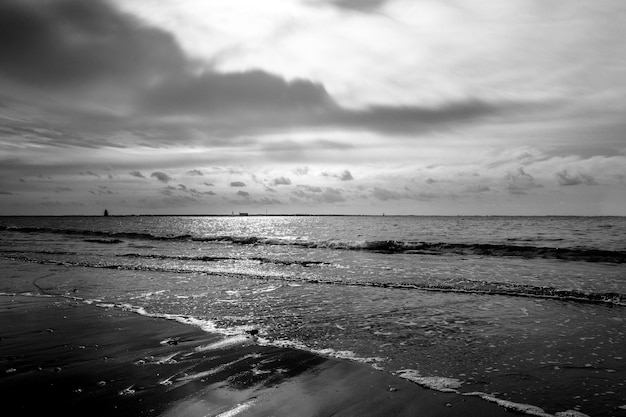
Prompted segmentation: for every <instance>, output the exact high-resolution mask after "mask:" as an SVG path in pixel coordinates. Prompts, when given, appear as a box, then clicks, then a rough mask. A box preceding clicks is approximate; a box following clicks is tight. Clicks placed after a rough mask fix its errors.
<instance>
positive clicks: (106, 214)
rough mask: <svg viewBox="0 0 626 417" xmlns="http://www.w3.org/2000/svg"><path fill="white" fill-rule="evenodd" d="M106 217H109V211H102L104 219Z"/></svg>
mask: <svg viewBox="0 0 626 417" xmlns="http://www.w3.org/2000/svg"><path fill="white" fill-rule="evenodd" d="M108 215H109V210H107V209H104V217H108Z"/></svg>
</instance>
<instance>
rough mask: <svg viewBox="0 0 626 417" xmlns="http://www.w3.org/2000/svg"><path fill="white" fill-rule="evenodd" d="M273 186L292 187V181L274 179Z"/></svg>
mask: <svg viewBox="0 0 626 417" xmlns="http://www.w3.org/2000/svg"><path fill="white" fill-rule="evenodd" d="M272 184H273V185H291V180H290V179H289V178H287V177H279V178H274V180H273V181H272Z"/></svg>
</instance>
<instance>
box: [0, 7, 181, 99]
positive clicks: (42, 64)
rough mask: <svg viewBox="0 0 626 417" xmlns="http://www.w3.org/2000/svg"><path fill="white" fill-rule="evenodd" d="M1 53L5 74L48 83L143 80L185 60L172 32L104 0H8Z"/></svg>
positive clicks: (0, 15)
mask: <svg viewBox="0 0 626 417" xmlns="http://www.w3.org/2000/svg"><path fill="white" fill-rule="evenodd" d="M0 56H2V61H3V65H2V67H1V68H0V72H2V73H4V75H5V76H8V77H10V78H12V79H13V80H15V81H19V82H24V83H28V84H32V85H39V86H41V87H43V88H44V89H45V88H51V89H56V88H59V87H65V88H67V87H85V86H86V85H89V84H91V83H93V82H102V81H105V82H109V83H110V84H115V83H118V84H119V83H121V84H126V83H128V82H132V83H142V84H143V83H144V82H145V81H142V78H143V77H145V76H156V75H159V74H161V75H162V74H163V73H168V72H171V71H177V70H178V71H179V70H180V69H181V68H180V66H181V63H182V62H184V58H183V55H182V52H181V51H180V49H179V47H178V46H177V45H176V43H175V41H174V38H173V37H172V36H171V35H169V34H167V33H166V32H164V31H161V30H158V29H154V28H150V27H148V26H145V25H141V24H139V22H138V21H136V20H135V19H133V18H131V17H129V16H127V15H124V14H122V13H119V12H117V11H116V10H115V9H113V8H112V7H110V6H109V5H108V4H107V3H105V2H104V1H99V0H93V1H88V2H85V1H80V0H59V1H46V2H43V3H42V2H38V1H29V0H25V1H24V0H3V1H2V3H0Z"/></svg>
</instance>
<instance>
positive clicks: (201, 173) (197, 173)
mask: <svg viewBox="0 0 626 417" xmlns="http://www.w3.org/2000/svg"><path fill="white" fill-rule="evenodd" d="M187 174H188V175H196V176H200V177H201V176H203V175H204V173H203V172H202V171H200V170H199V169H192V170H191V171H187Z"/></svg>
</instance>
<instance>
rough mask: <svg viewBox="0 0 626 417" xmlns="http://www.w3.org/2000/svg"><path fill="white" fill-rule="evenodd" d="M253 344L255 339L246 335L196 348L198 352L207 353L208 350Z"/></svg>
mask: <svg viewBox="0 0 626 417" xmlns="http://www.w3.org/2000/svg"><path fill="white" fill-rule="evenodd" d="M252 342H253V339H252V338H251V337H250V336H246V335H237V336H232V337H227V338H226V339H222V340H220V341H217V342H215V343H211V344H208V345H203V346H198V347H196V351H197V352H205V351H208V350H219V349H224V348H227V347H230V346H239V345H246V344H250V343H252Z"/></svg>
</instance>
